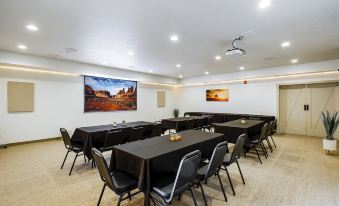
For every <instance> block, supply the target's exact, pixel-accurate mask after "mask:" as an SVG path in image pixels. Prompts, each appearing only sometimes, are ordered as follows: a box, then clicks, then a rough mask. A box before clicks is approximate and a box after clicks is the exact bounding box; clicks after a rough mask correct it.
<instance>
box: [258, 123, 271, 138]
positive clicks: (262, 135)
mask: <svg viewBox="0 0 339 206" xmlns="http://www.w3.org/2000/svg"><path fill="white" fill-rule="evenodd" d="M268 129H269V124H268V123H265V124H264V126H263V127H262V128H261V132H260V136H259V140H262V139H264V138H265V137H266V135H267V131H268Z"/></svg>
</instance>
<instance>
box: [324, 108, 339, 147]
mask: <svg viewBox="0 0 339 206" xmlns="http://www.w3.org/2000/svg"><path fill="white" fill-rule="evenodd" d="M321 120H322V122H323V125H324V128H325V132H326V137H325V138H324V139H323V148H324V149H325V150H326V151H327V152H329V151H336V150H337V140H336V139H335V138H334V133H335V131H336V130H337V128H338V125H339V117H338V112H335V113H334V114H333V115H331V114H330V113H329V111H326V112H321Z"/></svg>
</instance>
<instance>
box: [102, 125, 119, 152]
mask: <svg viewBox="0 0 339 206" xmlns="http://www.w3.org/2000/svg"><path fill="white" fill-rule="evenodd" d="M123 139H124V137H123V136H122V130H114V129H111V130H109V131H108V132H107V133H106V138H105V144H104V149H108V148H112V147H113V146H115V145H119V144H122V143H123Z"/></svg>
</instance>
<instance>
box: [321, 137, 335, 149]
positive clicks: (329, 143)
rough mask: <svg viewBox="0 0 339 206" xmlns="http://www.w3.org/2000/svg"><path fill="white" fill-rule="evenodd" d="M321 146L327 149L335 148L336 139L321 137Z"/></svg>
mask: <svg viewBox="0 0 339 206" xmlns="http://www.w3.org/2000/svg"><path fill="white" fill-rule="evenodd" d="M323 148H324V149H325V150H329V151H336V150H337V140H329V139H323Z"/></svg>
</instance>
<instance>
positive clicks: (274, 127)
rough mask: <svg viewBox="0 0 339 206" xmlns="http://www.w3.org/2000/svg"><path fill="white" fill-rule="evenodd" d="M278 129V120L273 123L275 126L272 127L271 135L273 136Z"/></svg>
mask: <svg viewBox="0 0 339 206" xmlns="http://www.w3.org/2000/svg"><path fill="white" fill-rule="evenodd" d="M276 129H277V119H275V120H274V121H273V125H272V127H271V134H272V135H273V134H274V133H275V130H276Z"/></svg>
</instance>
